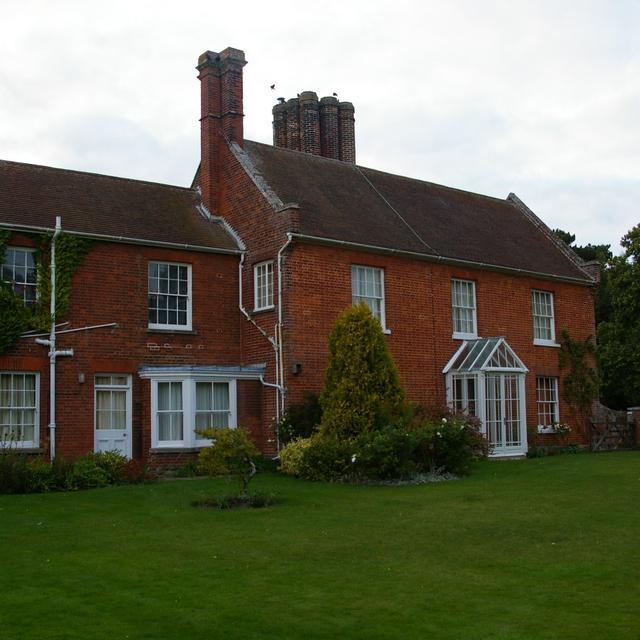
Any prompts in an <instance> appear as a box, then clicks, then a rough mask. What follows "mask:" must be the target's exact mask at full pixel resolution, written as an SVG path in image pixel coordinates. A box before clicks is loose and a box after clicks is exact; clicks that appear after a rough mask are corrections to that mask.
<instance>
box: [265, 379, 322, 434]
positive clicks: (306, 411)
mask: <svg viewBox="0 0 640 640" xmlns="http://www.w3.org/2000/svg"><path fill="white" fill-rule="evenodd" d="M321 420H322V407H321V406H320V398H319V397H318V395H317V394H315V393H311V392H310V391H305V393H304V397H303V401H302V402H300V403H299V404H292V405H291V406H290V407H289V408H288V409H287V410H286V411H285V413H284V415H283V416H282V418H281V420H280V422H278V424H277V425H276V429H277V433H278V438H279V439H280V443H281V444H287V443H288V442H291V441H292V440H295V439H296V438H308V437H310V436H311V434H312V433H313V432H314V430H315V429H316V427H317V426H318V425H319V424H320V421H321Z"/></svg>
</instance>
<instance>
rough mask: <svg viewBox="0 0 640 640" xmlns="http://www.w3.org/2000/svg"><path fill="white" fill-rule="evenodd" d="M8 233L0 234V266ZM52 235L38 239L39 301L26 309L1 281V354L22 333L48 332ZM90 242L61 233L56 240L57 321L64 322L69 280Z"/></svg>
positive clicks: (7, 241)
mask: <svg viewBox="0 0 640 640" xmlns="http://www.w3.org/2000/svg"><path fill="white" fill-rule="evenodd" d="M10 237H11V233H10V232H9V231H3V230H0V264H2V262H4V255H5V251H6V247H7V245H8V243H9V239H10ZM52 238H53V236H52V234H45V235H41V236H39V237H38V241H37V245H38V250H37V252H36V268H37V273H38V285H37V286H38V300H37V302H36V304H35V305H33V306H31V307H29V306H26V305H25V304H24V302H23V300H22V298H21V297H20V296H18V295H16V294H15V293H14V291H13V287H12V286H11V283H7V282H2V281H0V353H4V352H5V351H7V350H8V349H10V348H11V347H12V346H13V345H14V344H15V342H16V340H17V339H18V338H19V337H20V335H21V334H22V333H24V332H25V331H28V330H30V329H37V330H40V331H49V329H50V328H51V320H52V318H51V313H50V307H51V273H50V264H49V262H50V255H51V241H52ZM90 245H91V243H90V241H89V240H86V239H84V238H78V237H77V236H72V235H68V234H65V233H62V234H60V235H59V236H58V238H57V239H56V318H55V320H58V319H60V318H63V317H64V316H65V314H66V313H67V311H68V310H69V301H70V298H71V280H72V278H73V274H74V273H75V271H76V269H77V268H78V267H79V266H80V264H81V263H82V261H83V260H84V257H85V256H86V254H87V252H88V251H89V248H90Z"/></svg>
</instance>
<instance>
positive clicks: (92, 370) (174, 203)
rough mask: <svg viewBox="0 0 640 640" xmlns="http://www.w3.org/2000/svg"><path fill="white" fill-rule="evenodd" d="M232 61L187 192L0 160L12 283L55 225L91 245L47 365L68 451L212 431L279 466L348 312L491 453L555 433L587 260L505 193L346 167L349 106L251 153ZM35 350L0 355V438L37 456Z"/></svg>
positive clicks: (208, 83)
mask: <svg viewBox="0 0 640 640" xmlns="http://www.w3.org/2000/svg"><path fill="white" fill-rule="evenodd" d="M244 64H245V59H244V54H243V52H242V51H239V50H237V49H226V50H225V51H223V52H222V53H220V54H218V53H214V52H206V53H205V54H203V55H202V56H201V57H200V59H199V65H198V69H199V74H200V81H201V88H202V118H201V142H202V157H201V165H200V168H199V169H198V172H197V174H196V178H195V180H194V185H193V186H192V188H191V189H183V188H179V187H171V186H166V185H158V184H151V183H144V182H137V181H132V180H124V179H117V178H110V177H106V176H96V175H91V174H83V173H77V172H73V171H63V170H57V169H50V168H45V167H34V166H30V165H23V164H16V163H9V162H2V163H0V230H1V229H5V230H10V231H11V233H12V236H11V239H10V242H9V247H10V248H11V251H9V252H7V254H6V255H5V265H4V267H3V274H4V275H3V279H5V280H7V279H9V280H11V281H13V282H18V283H19V277H22V274H23V273H24V274H26V273H27V272H28V273H29V274H31V277H33V274H34V271H33V265H32V264H31V263H30V262H29V260H30V257H29V256H30V254H31V248H32V247H33V246H34V240H33V234H37V233H39V232H41V231H42V230H43V229H49V230H51V229H52V228H53V226H54V216H55V215H60V216H62V220H63V227H64V229H65V230H66V231H67V232H69V233H73V234H77V235H81V236H84V237H88V238H91V239H92V245H91V249H90V251H89V253H88V255H87V257H86V258H85V260H84V262H83V263H82V265H81V266H80V268H79V269H78V272H77V273H76V275H75V277H74V280H73V285H72V297H71V306H70V311H69V314H68V318H67V320H68V322H69V324H68V325H64V326H62V327H61V328H60V338H59V341H60V344H61V345H62V346H63V347H64V348H65V349H69V348H72V349H73V351H74V355H73V356H72V357H69V358H61V359H59V360H58V363H57V368H58V369H57V371H58V373H57V375H58V383H57V388H58V390H59V391H58V394H57V395H58V407H59V409H58V412H57V429H56V432H57V436H56V440H57V450H58V452H60V453H62V454H65V455H74V454H79V453H83V452H86V451H87V450H91V449H93V448H96V449H101V448H112V447H113V446H116V447H119V448H122V449H123V450H124V451H125V452H126V453H127V455H133V456H136V457H149V456H152V457H154V458H155V459H158V460H161V461H162V462H164V463H170V462H175V461H176V460H177V459H181V458H182V457H183V456H184V455H191V454H192V453H193V452H194V451H195V450H197V449H198V447H200V446H202V445H203V444H204V442H202V441H200V440H198V439H197V438H196V436H195V435H194V432H193V429H194V427H195V426H199V425H208V424H211V425H218V424H220V425H228V426H231V427H233V426H236V425H240V426H243V427H246V428H249V429H250V430H251V431H252V433H253V434H254V437H255V439H256V441H257V442H258V444H259V445H260V447H261V448H262V450H263V452H264V453H266V454H270V453H274V452H275V450H276V443H275V440H274V434H273V433H272V427H271V425H272V421H273V419H274V418H275V419H277V418H278V416H279V415H280V414H281V412H282V411H283V410H284V409H286V407H287V406H288V405H290V404H291V403H294V402H298V401H300V400H301V398H302V395H303V392H304V391H307V390H310V391H316V392H317V391H319V390H320V389H321V387H322V383H323V376H324V369H325V367H326V362H327V346H326V345H327V336H328V333H329V331H330V328H331V326H332V325H333V323H334V321H335V319H336V317H337V315H338V314H339V313H340V311H341V310H342V309H344V308H345V307H346V306H348V305H350V304H352V302H354V301H358V300H364V301H365V302H366V303H367V304H368V305H369V306H370V308H371V309H372V311H373V312H374V314H375V315H376V316H377V317H378V318H379V319H380V322H381V324H382V327H383V329H384V330H385V333H386V334H387V336H388V337H387V339H388V344H389V348H390V350H391V352H392V353H393V355H394V358H395V360H396V363H397V365H398V369H399V373H400V377H401V379H402V381H403V383H404V385H405V387H406V389H407V392H408V396H409V398H410V399H411V400H414V401H418V402H422V403H426V404H444V403H445V402H448V403H449V404H451V405H453V406H455V407H456V408H458V409H461V410H465V411H469V412H471V413H474V414H476V415H478V416H479V417H480V418H481V420H482V422H483V424H484V425H485V428H486V430H487V433H488V434H489V437H490V439H491V441H492V444H493V446H494V449H493V451H494V455H497V456H500V455H503V456H504V455H522V454H524V453H525V452H526V450H527V425H529V426H532V425H533V426H538V425H540V431H545V430H550V428H551V427H552V425H553V423H555V422H558V421H567V420H568V419H569V415H570V412H569V408H568V407H567V406H566V405H565V404H564V402H563V401H562V394H561V390H562V372H561V371H560V370H559V367H558V343H557V340H558V336H559V333H560V330H561V329H562V328H563V327H568V328H569V330H570V332H571V334H572V336H573V337H574V338H579V339H584V338H586V337H587V336H589V335H593V334H594V313H593V288H594V285H595V284H596V280H595V278H594V276H593V275H592V273H591V272H590V270H589V267H588V266H587V265H584V264H582V263H581V262H580V260H579V259H578V258H577V257H576V256H574V255H573V254H572V253H571V252H570V251H568V250H566V249H565V248H564V247H563V246H562V245H561V243H559V242H557V241H556V240H555V239H554V237H553V236H552V234H551V233H550V232H549V230H548V229H547V228H546V227H545V225H544V224H543V223H542V222H541V221H540V220H539V219H538V218H537V217H536V216H535V215H534V214H533V213H532V212H531V211H530V210H529V209H528V208H527V207H526V206H525V205H524V204H523V203H522V202H521V201H520V200H519V199H518V198H517V197H516V196H514V195H510V196H509V197H508V198H507V199H505V200H501V199H497V198H491V197H487V196H482V195H478V194H473V193H469V192H464V191H460V190H456V189H450V188H447V187H443V186H440V185H435V184H432V183H427V182H422V181H419V180H413V179H409V178H404V177H401V176H394V175H391V174H387V173H382V172H379V171H374V170H372V169H366V168H363V167H359V166H357V165H356V164H355V137H354V111H353V106H352V105H351V104H350V103H340V102H338V101H337V100H336V99H335V98H323V99H322V100H320V101H318V99H317V96H316V95H315V94H314V93H312V92H305V93H302V94H300V95H299V97H298V98H295V99H293V100H289V101H287V102H284V101H281V102H280V103H279V104H278V105H276V106H275V107H274V110H273V117H274V142H275V145H276V146H273V147H272V146H269V145H264V144H258V143H255V142H250V141H245V140H244V136H243V126H242V119H243V99H242V68H243V66H244ZM8 256H9V257H8ZM30 265H31V266H30ZM25 279H26V277H25ZM26 284H28V283H23V285H22V286H23V289H24V287H25V285H26ZM17 286H19V284H18V285H17ZM27 288H28V287H27ZM30 295H35V293H33V290H31V294H30ZM112 323H115V324H112ZM98 325H109V326H107V327H105V326H98ZM92 327H93V328H92ZM76 329H81V330H77V331H76ZM65 331H67V333H64V332H65ZM46 351H47V350H46V348H45V347H43V346H42V345H39V344H36V343H35V342H34V340H33V336H29V337H24V338H21V339H20V341H19V343H18V345H17V346H16V347H15V348H14V349H12V350H11V351H9V352H7V353H4V354H1V355H0V376H1V377H0V433H2V430H3V429H4V433H5V434H6V433H17V432H20V433H21V434H22V436H21V437H22V445H23V446H25V447H27V448H32V449H35V450H41V449H45V448H46V447H47V443H48V437H49V436H48V430H47V428H46V425H47V424H48V420H49V417H48V415H47V413H48V408H47V406H48V405H47V401H46V399H47V397H48V395H47V388H48V384H49V382H48V380H49V377H48V368H49V359H48V357H47V352H46ZM14 390H16V391H17V392H16V393H12V392H13V391H14ZM14 398H18V400H15V399H14ZM29 402H30V403H31V404H28V403H29ZM20 403H22V404H20ZM574 426H575V425H574ZM112 427H115V428H112ZM541 437H544V436H541ZM573 437H574V439H575V440H576V441H577V442H579V441H580V436H579V435H578V434H577V432H575V433H574V435H573ZM122 438H124V439H125V441H124V442H123V440H122ZM127 438H128V440H127Z"/></svg>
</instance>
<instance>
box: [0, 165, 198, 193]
mask: <svg viewBox="0 0 640 640" xmlns="http://www.w3.org/2000/svg"><path fill="white" fill-rule="evenodd" d="M3 163H4V164H9V165H14V166H24V167H33V168H36V169H46V170H48V171H60V172H62V173H74V174H77V175H81V176H93V177H98V178H107V179H108V180H118V181H121V182H133V183H136V184H148V185H153V186H156V187H167V188H168V189H177V190H179V191H192V192H194V193H197V190H196V189H195V188H194V187H181V186H180V185H177V184H168V183H166V182H153V181H152V180H138V179H136V178H126V177H124V176H112V175H109V174H107V173H96V172H94V171H80V170H79V169H64V168H62V167H52V166H50V165H46V164H34V163H32V162H17V161H15V160H3V159H2V158H0V164H3Z"/></svg>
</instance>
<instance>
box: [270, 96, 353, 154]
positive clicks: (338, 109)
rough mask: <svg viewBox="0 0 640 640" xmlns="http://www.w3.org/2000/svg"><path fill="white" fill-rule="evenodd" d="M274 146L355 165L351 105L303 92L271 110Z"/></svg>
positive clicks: (332, 98)
mask: <svg viewBox="0 0 640 640" xmlns="http://www.w3.org/2000/svg"><path fill="white" fill-rule="evenodd" d="M272 112H273V144H274V145H275V146H276V147H282V148H285V149H292V150H294V151H304V152H305V153H311V154H313V155H321V156H324V157H325V158H333V159H335V160H342V161H343V162H349V163H351V164H355V161H356V144H355V124H354V123H355V118H354V108H353V104H351V102H340V101H339V100H338V99H337V98H335V97H334V96H326V97H324V98H322V99H320V100H318V94H317V93H315V92H314V91H303V92H302V93H300V94H299V95H298V97H297V98H292V99H290V100H287V101H286V102H285V100H284V98H278V104H276V105H275V106H274V107H273V110H272Z"/></svg>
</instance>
